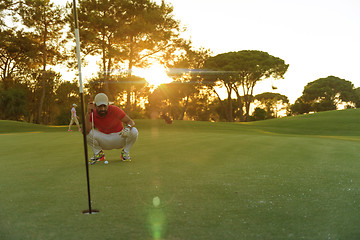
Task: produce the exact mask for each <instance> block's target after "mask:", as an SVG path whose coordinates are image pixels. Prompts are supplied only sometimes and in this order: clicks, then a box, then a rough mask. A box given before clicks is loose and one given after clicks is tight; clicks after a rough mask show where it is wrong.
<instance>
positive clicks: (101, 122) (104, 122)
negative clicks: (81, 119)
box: [90, 105, 126, 134]
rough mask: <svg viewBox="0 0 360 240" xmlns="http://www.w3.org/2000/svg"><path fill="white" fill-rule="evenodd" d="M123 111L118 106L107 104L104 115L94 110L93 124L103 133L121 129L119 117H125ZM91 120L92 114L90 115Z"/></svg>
mask: <svg viewBox="0 0 360 240" xmlns="http://www.w3.org/2000/svg"><path fill="white" fill-rule="evenodd" d="M125 115H126V114H125V112H124V111H123V110H121V109H120V108H119V107H117V106H114V105H109V107H108V112H107V114H106V116H105V117H101V116H100V115H99V114H98V113H97V111H96V110H95V111H94V126H95V127H96V128H97V129H98V130H99V131H100V132H103V133H106V134H109V133H115V132H120V131H121V130H123V128H124V127H123V124H122V122H121V119H123V118H124V117H125ZM90 122H92V116H90Z"/></svg>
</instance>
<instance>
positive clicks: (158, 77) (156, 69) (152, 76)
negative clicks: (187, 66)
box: [134, 63, 173, 88]
mask: <svg viewBox="0 0 360 240" xmlns="http://www.w3.org/2000/svg"><path fill="white" fill-rule="evenodd" d="M134 74H135V75H138V76H139V77H143V78H145V80H146V81H147V82H148V83H149V84H150V85H151V86H153V87H155V88H156V87H158V86H159V85H161V84H164V83H171V82H172V81H173V80H172V79H171V78H170V77H169V76H168V75H167V74H166V68H165V67H164V66H163V65H161V64H159V63H155V64H153V65H151V66H150V67H149V68H146V69H136V71H135V73H134Z"/></svg>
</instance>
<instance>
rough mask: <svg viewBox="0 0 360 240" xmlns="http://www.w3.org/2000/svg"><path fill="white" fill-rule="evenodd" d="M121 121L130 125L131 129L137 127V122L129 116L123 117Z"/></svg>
mask: <svg viewBox="0 0 360 240" xmlns="http://www.w3.org/2000/svg"><path fill="white" fill-rule="evenodd" d="M121 121H123V122H124V123H125V124H126V125H129V126H130V127H134V126H135V122H134V121H133V120H132V119H131V118H130V117H129V116H128V115H125V117H123V119H121Z"/></svg>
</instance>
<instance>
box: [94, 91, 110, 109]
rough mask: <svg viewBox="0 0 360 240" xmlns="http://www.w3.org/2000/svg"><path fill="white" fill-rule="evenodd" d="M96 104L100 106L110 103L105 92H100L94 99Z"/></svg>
mask: <svg viewBox="0 0 360 240" xmlns="http://www.w3.org/2000/svg"><path fill="white" fill-rule="evenodd" d="M94 102H95V104H96V106H100V105H108V104H109V99H108V97H107V96H106V94H105V93H98V94H96V96H95V100H94Z"/></svg>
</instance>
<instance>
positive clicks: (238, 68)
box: [204, 50, 289, 121]
mask: <svg viewBox="0 0 360 240" xmlns="http://www.w3.org/2000/svg"><path fill="white" fill-rule="evenodd" d="M288 67H289V65H288V64H285V61H284V60H282V59H280V58H278V57H274V56H271V55H270V54H268V53H266V52H262V51H255V50H244V51H239V52H228V53H223V54H219V55H216V56H215V57H211V58H209V59H208V60H207V61H206V62H205V65H204V68H205V69H207V70H211V71H215V72H214V77H213V80H215V81H221V82H222V84H223V85H224V86H225V88H226V90H227V93H228V103H229V107H228V112H229V113H231V112H232V111H231V109H232V106H231V101H230V99H231V93H232V91H233V90H234V91H235V93H236V95H237V96H238V100H239V102H241V103H242V102H243V103H244V105H245V121H247V120H248V118H249V114H250V103H251V102H252V101H253V91H254V87H255V85H256V84H257V83H258V82H259V81H262V80H264V79H267V78H272V79H280V78H283V77H284V74H285V73H286V71H287V69H288ZM239 88H241V89H242V92H243V97H242V99H239V96H240V94H239ZM239 107H240V108H242V106H239ZM229 117H230V118H231V116H229ZM229 120H230V121H231V120H232V119H229Z"/></svg>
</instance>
